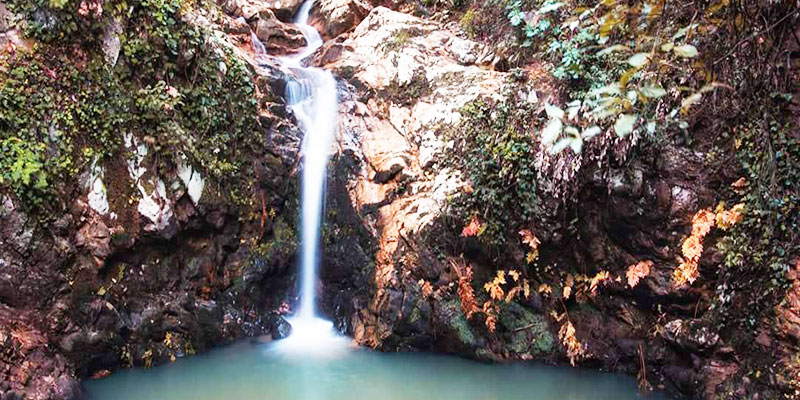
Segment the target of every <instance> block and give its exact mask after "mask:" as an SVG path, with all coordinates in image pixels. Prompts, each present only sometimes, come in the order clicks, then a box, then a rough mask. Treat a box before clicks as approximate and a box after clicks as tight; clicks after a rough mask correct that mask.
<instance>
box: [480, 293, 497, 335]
mask: <svg viewBox="0 0 800 400" xmlns="http://www.w3.org/2000/svg"><path fill="white" fill-rule="evenodd" d="M483 313H484V314H485V315H486V329H488V330H489V332H491V333H494V331H495V329H496V328H497V313H496V307H495V305H494V304H492V302H491V301H486V302H485V303H483Z"/></svg>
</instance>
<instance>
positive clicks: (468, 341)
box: [441, 298, 477, 346]
mask: <svg viewBox="0 0 800 400" xmlns="http://www.w3.org/2000/svg"><path fill="white" fill-rule="evenodd" d="M441 305H442V308H444V309H445V310H446V311H445V314H447V315H450V319H449V321H448V323H449V325H450V329H452V331H453V333H455V334H456V337H458V340H459V341H461V343H464V344H465V345H468V346H475V344H476V343H477V341H476V340H475V335H474V334H473V333H472V329H471V328H470V326H469V322H467V318H466V317H464V314H463V313H462V312H461V301H460V300H458V299H457V298H456V299H452V300H446V301H442V303H441Z"/></svg>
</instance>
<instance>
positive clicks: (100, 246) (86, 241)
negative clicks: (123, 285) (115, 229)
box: [75, 219, 111, 264]
mask: <svg viewBox="0 0 800 400" xmlns="http://www.w3.org/2000/svg"><path fill="white" fill-rule="evenodd" d="M110 243H111V231H110V230H109V229H108V227H107V226H106V224H105V223H103V221H101V220H99V219H93V220H91V221H90V222H88V223H86V224H84V225H83V227H81V228H80V230H78V233H77V234H76V235H75V245H76V246H78V247H84V248H85V249H87V250H88V251H89V252H90V253H91V255H92V256H93V257H94V258H95V260H96V261H97V263H98V264H102V262H103V260H105V258H106V257H108V255H109V254H110V252H111V248H110Z"/></svg>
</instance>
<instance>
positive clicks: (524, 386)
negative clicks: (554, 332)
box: [84, 343, 667, 400]
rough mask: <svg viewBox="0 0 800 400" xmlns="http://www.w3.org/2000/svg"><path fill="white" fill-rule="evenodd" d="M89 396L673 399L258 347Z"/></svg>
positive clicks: (429, 361)
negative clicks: (296, 353)
mask: <svg viewBox="0 0 800 400" xmlns="http://www.w3.org/2000/svg"><path fill="white" fill-rule="evenodd" d="M84 389H85V390H86V392H87V395H88V398H89V399H91V400H112V399H113V400H134V399H135V400H190V399H191V400H272V399H280V400H321V399H326V400H339V399H342V400H344V399H347V400H362V399H363V400H411V399H414V400H426V399H442V400H445V399H453V400H456V399H458V400H472V399H474V400H494V399H497V400H501V399H502V400H516V399H519V400H522V399H524V400H633V399H648V400H665V399H667V397H666V396H663V395H660V394H651V395H649V396H640V395H639V394H638V393H637V388H636V383H635V381H634V380H633V379H632V378H630V377H627V376H621V375H615V374H604V373H598V372H589V371H584V370H579V369H574V368H557V367H548V366H540V365H535V364H506V365H490V364H483V363H478V362H474V361H469V360H464V359H460V358H456V357H450V356H443V355H431V354H419V353H404V354H386V353H375V352H371V351H366V350H350V349H349V350H345V351H341V352H339V353H335V354H331V355H328V356H327V357H325V358H319V357H309V356H308V355H288V354H286V353H285V352H283V351H281V350H280V349H279V348H277V347H276V346H275V344H252V343H239V344H236V345H233V346H230V347H226V348H222V349H218V350H214V351H211V352H209V353H206V354H202V355H199V356H195V357H191V358H188V359H183V360H179V361H177V362H175V363H173V364H169V365H165V366H161V367H157V368H153V369H149V370H142V369H132V370H125V371H120V372H117V373H115V374H113V375H111V376H110V377H108V378H105V379H101V380H96V381H88V382H86V383H85V385H84Z"/></svg>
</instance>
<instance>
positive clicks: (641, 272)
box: [625, 260, 653, 288]
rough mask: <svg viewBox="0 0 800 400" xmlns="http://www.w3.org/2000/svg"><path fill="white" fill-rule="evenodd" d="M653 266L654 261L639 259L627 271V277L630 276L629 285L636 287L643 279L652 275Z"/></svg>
mask: <svg viewBox="0 0 800 400" xmlns="http://www.w3.org/2000/svg"><path fill="white" fill-rule="evenodd" d="M652 266H653V262H652V261H649V260H645V261H639V262H638V263H636V264H633V265H631V266H629V267H628V270H627V271H626V272H625V277H626V278H628V286H630V287H632V288H634V287H636V285H638V284H639V281H640V280H641V279H643V278H645V277H646V276H647V275H650V267H652Z"/></svg>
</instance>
